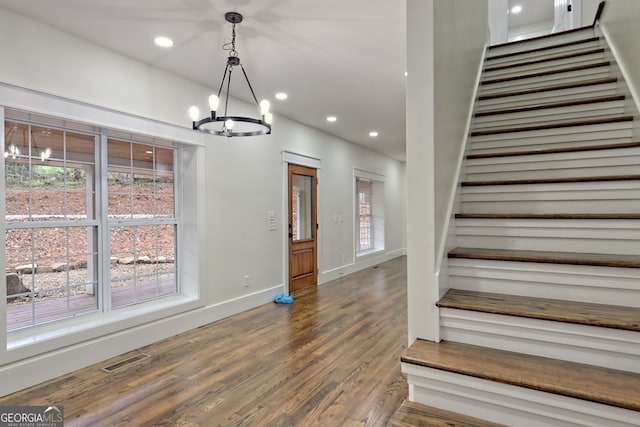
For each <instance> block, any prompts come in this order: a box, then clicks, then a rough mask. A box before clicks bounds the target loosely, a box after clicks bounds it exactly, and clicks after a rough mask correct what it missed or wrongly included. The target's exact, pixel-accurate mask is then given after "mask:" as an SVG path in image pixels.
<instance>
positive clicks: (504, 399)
mask: <svg viewBox="0 0 640 427" xmlns="http://www.w3.org/2000/svg"><path fill="white" fill-rule="evenodd" d="M401 368H402V372H403V373H404V374H406V376H407V382H408V383H409V400H411V401H415V402H418V403H421V404H423V405H429V406H433V407H436V408H441V409H445V410H448V411H452V412H457V413H460V414H464V415H468V416H471V417H475V418H479V419H483V420H488V421H492V422H495V423H500V424H504V425H509V426H526V427H549V426H555V427H578V426H583V427H584V426H589V427H603V426H607V427H631V426H635V427H637V426H638V425H640V424H638V413H637V412H635V411H629V410H626V409H620V408H615V407H611V406H608V405H602V404H598V403H593V402H589V401H586V400H582V399H575V398H571V397H565V396H560V395H556V394H551V393H546V392H542V391H537V390H532V389H526V388H523V387H517V386H513V385H509V384H503V383H497V382H493V381H488V380H484V379H480V378H474V377H470V376H468V375H462V374H456V373H452V372H447V371H443V370H439V369H432V368H427V367H424V366H417V365H412V364H408V363H402V366H401Z"/></svg>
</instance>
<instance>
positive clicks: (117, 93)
mask: <svg viewBox="0 0 640 427" xmlns="http://www.w3.org/2000/svg"><path fill="white" fill-rule="evenodd" d="M0 39H2V40H3V57H4V58H5V60H4V61H3V66H2V67H0V83H2V84H5V85H7V84H8V85H15V86H19V87H23V88H28V89H31V90H35V91H38V92H41V93H44V94H50V95H56V96H59V97H63V98H66V99H68V100H72V102H75V101H80V102H83V103H87V104H90V105H93V106H98V107H103V108H107V109H112V110H116V111H117V112H121V113H127V114H130V115H133V116H138V117H141V118H147V119H152V120H157V121H160V122H163V123H165V124H166V123H168V124H172V125H176V126H180V128H177V127H175V126H174V127H175V129H176V134H180V132H184V127H189V126H190V121H189V118H188V115H187V109H188V107H189V106H190V105H192V104H194V103H196V104H199V107H201V110H205V109H206V98H207V95H208V94H209V93H211V92H212V89H210V88H205V87H202V86H199V85H197V84H195V83H193V82H190V81H187V80H185V79H183V78H180V77H178V76H175V75H172V74H169V73H167V72H164V71H162V70H159V69H156V68H153V67H150V66H147V65H145V64H142V63H140V62H137V61H135V60H132V59H129V58H126V57H123V56H120V55H118V54H116V53H114V52H112V51H109V50H106V49H103V48H101V47H99V46H96V45H93V44H90V43H88V42H85V41H83V40H80V39H78V38H75V37H73V36H70V35H68V34H65V33H62V32H60V31H58V30H55V29H53V28H51V27H48V26H44V25H41V24H38V23H36V22H34V21H32V20H29V19H26V18H23V17H21V16H19V15H15V14H13V13H10V12H8V11H4V10H2V9H0ZM2 104H3V100H2V99H0V105H2ZM150 123H151V127H152V128H153V123H154V122H150ZM163 126H165V127H166V125H162V126H160V125H158V128H162V127H163ZM169 127H170V126H169ZM151 132H153V130H151ZM189 138H193V139H195V140H197V141H198V142H200V143H204V144H205V145H206V146H205V148H204V149H200V150H199V151H198V155H199V156H200V158H199V159H198V162H197V163H198V164H199V165H200V168H201V169H202V170H203V172H202V180H203V182H202V183H201V184H202V186H201V187H199V188H197V189H191V190H187V191H198V194H197V197H199V198H201V199H203V206H202V212H201V213H200V215H201V216H202V221H201V222H200V223H201V224H202V230H199V231H200V234H199V237H200V238H199V241H197V242H185V244H193V245H197V246H198V247H200V248H201V253H200V257H199V261H200V271H199V277H200V278H201V282H200V301H199V306H200V308H198V309H195V310H191V311H187V312H184V313H181V314H175V315H171V316H169V317H167V318H165V319H160V320H155V321H154V323H148V324H144V325H137V326H136V327H135V328H134V327H129V328H128V329H126V330H124V331H121V332H119V333H109V334H107V335H103V336H95V335H91V333H90V332H89V333H85V334H84V335H83V338H82V339H81V340H80V341H79V342H77V343H67V344H68V347H67V348H65V349H64V350H60V351H54V350H53V349H51V350H49V351H46V352H44V353H42V354H36V353H37V352H36V351H35V350H34V351H33V352H31V353H30V351H29V348H30V347H29V346H27V347H26V349H22V350H21V354H22V355H23V356H22V357H21V358H20V360H15V361H13V362H11V363H7V361H8V360H9V358H8V356H7V352H6V346H2V347H1V348H0V375H1V376H2V378H3V380H2V381H1V382H0V395H4V394H6V393H9V392H11V391H14V390H16V389H18V388H22V387H25V386H28V385H30V384H35V383H37V382H40V381H43V380H45V379H47V378H50V377H53V376H56V375H60V374H62V373H64V372H67V371H69V370H73V369H77V368H79V367H82V366H85V365H87V364H90V363H94V362H96V361H98V360H102V359H104V358H107V357H110V356H113V355H116V354H120V353H122V352H125V351H128V350H131V349H134V348H136V347H139V346H141V345H144V344H147V343H149V342H152V341H155V340H158V339H161V338H164V337H166V336H169V335H172V334H175V333H179V332H181V331H184V330H187V329H190V328H193V327H196V326H199V325H201V324H205V323H208V322H210V321H213V320H216V319H219V318H221V317H224V316H226V315H229V314H232V313H234V312H237V311H239V310H243V309H247V308H250V307H252V306H255V305H257V304H261V303H265V302H268V301H269V300H270V299H271V298H272V297H273V295H274V294H275V293H276V291H283V290H284V283H285V280H286V279H285V275H284V267H283V266H284V263H285V259H284V256H285V255H284V254H285V242H286V240H285V233H286V231H287V230H286V225H283V220H284V218H285V213H284V209H283V206H285V201H284V190H283V183H284V178H283V163H282V151H283V150H288V151H292V152H296V153H299V154H303V155H306V156H311V157H315V158H317V159H320V161H321V169H320V172H319V177H320V184H319V212H318V220H319V224H320V232H319V243H320V246H319V258H320V263H319V269H320V273H321V280H323V281H326V280H328V279H330V278H332V277H334V276H336V277H337V275H339V273H349V272H352V271H356V270H357V269H359V268H363V267H365V266H367V265H371V264H372V263H375V262H379V261H382V260H386V259H389V258H391V257H395V256H398V255H402V254H403V253H404V229H405V222H404V215H405V212H404V201H405V194H404V189H405V181H404V174H405V172H404V167H405V166H404V163H401V162H398V161H395V160H393V159H390V158H387V157H385V156H382V155H380V154H378V153H375V152H373V151H370V150H367V149H365V148H363V147H360V146H357V145H354V144H350V143H348V142H346V141H343V140H340V139H338V138H335V137H333V136H330V135H328V134H326V133H323V132H320V131H318V130H315V129H312V128H309V127H307V126H304V125H302V124H300V123H297V122H294V121H291V120H288V119H286V118H284V117H279V116H276V117H275V118H274V125H273V134H272V135H270V136H261V137H256V138H234V139H233V140H228V139H226V138H219V137H213V136H205V135H201V134H197V136H193V137H191V136H189ZM354 168H358V169H361V170H365V171H370V172H373V173H376V174H380V175H384V176H385V195H386V206H385V208H386V209H385V221H386V223H385V230H386V236H387V239H386V250H385V253H384V254H382V255H381V256H379V257H377V258H374V259H367V260H365V261H364V262H362V263H360V264H355V258H354V253H355V250H354V228H353V211H354V208H353V206H354V196H353V184H352V180H353V169H354ZM3 176H4V175H3ZM1 206H2V205H0V207H1ZM270 211H273V212H274V213H275V216H276V218H277V219H278V221H279V227H278V229H277V230H276V231H269V230H268V227H267V225H268V224H267V216H268V213H269V212H270ZM192 214H194V213H191V212H190V213H189V215H192ZM334 214H342V215H343V216H344V219H345V220H344V222H337V223H336V222H333V217H334ZM344 253H346V254H347V261H346V262H345V261H343V256H342V255H343V254H344ZM3 262H4V261H3V260H0V265H1V263H3ZM245 275H250V277H251V278H250V287H249V288H245V287H244V286H243V277H244V276H245ZM0 316H1V317H2V318H3V319H4V317H5V307H4V305H2V308H1V309H0ZM3 324H4V322H3V321H0V326H2V325H3ZM1 331H2V332H0V334H2V335H3V339H2V340H0V343H2V342H3V341H4V340H5V339H6V338H7V337H6V336H5V335H6V334H5V333H4V331H5V328H4V327H3V328H1Z"/></svg>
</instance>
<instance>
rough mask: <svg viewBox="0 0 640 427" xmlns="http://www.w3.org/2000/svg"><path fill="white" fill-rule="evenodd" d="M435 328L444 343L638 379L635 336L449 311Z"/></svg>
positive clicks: (639, 354)
mask: <svg viewBox="0 0 640 427" xmlns="http://www.w3.org/2000/svg"><path fill="white" fill-rule="evenodd" d="M440 325H441V332H440V334H441V337H442V339H443V340H445V341H452V342H461V343H465V344H472V345H480V346H484V347H491V348H497V349H499V350H505V351H513V352H516V353H523V354H530V355H533V356H540V357H550V358H554V359H560V360H565V361H568V362H575V363H584V364H589V365H595V366H601V367H604V368H610V369H619V370H623V371H629V372H636V373H640V364H639V363H638V359H639V358H640V332H634V331H622V330H617V329H610V328H599V327H594V326H586V325H575V324H570V323H562V322H554V321H549V320H539V319H528V318H522V317H516V316H505V315H500V314H491V313H480V312H475V311H469V310H456V309H449V308H441V309H440Z"/></svg>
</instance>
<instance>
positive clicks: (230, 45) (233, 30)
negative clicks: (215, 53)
mask: <svg viewBox="0 0 640 427" xmlns="http://www.w3.org/2000/svg"><path fill="white" fill-rule="evenodd" d="M222 50H228V51H229V56H233V57H236V58H237V57H238V51H237V50H236V24H233V26H232V27H231V42H230V43H225V44H223V45H222Z"/></svg>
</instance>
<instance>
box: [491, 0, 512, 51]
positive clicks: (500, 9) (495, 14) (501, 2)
mask: <svg viewBox="0 0 640 427" xmlns="http://www.w3.org/2000/svg"><path fill="white" fill-rule="evenodd" d="M508 10H509V0H489V7H488V14H489V29H490V31H491V43H490V44H491V45H496V44H503V43H506V42H507V35H508V33H509V14H508V13H507V11H508Z"/></svg>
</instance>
